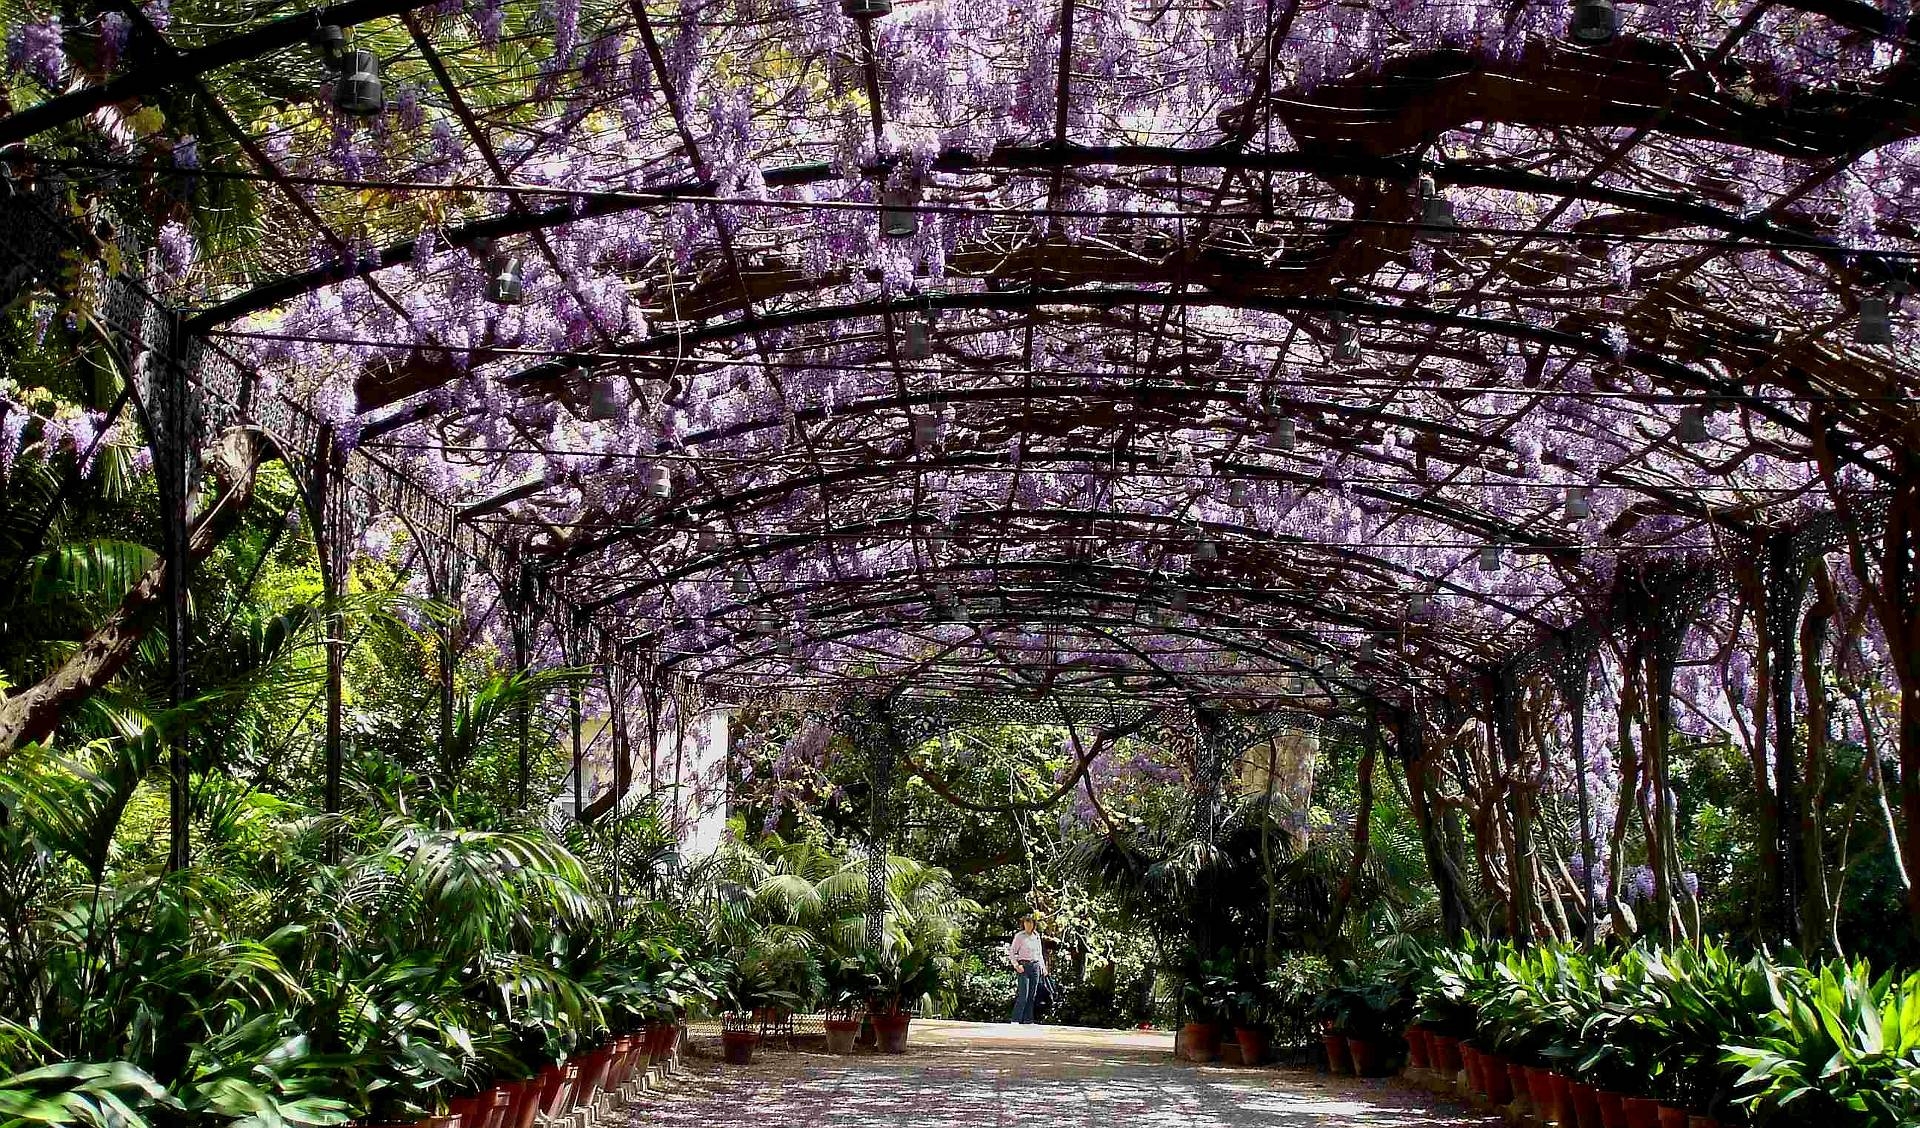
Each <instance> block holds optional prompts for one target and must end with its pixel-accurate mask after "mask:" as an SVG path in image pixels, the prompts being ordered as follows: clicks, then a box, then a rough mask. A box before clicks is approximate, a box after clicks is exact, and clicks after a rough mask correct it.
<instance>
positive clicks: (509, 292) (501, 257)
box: [487, 252, 526, 305]
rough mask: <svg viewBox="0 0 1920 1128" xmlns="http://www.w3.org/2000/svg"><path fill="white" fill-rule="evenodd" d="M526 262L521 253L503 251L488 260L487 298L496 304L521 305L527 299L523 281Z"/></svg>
mask: <svg viewBox="0 0 1920 1128" xmlns="http://www.w3.org/2000/svg"><path fill="white" fill-rule="evenodd" d="M525 268H526V267H525V263H524V262H523V261H522V260H521V258H520V256H519V255H516V254H508V253H506V252H501V253H499V254H496V255H494V256H493V257H492V258H490V259H488V261H487V274H488V276H489V277H488V279H487V300H488V301H490V302H492V303H494V304H495V305H519V304H520V303H521V302H523V301H525V300H526V287H525V285H524V283H523V281H522V275H523V274H524V273H525Z"/></svg>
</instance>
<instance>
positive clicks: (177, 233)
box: [159, 220, 200, 282]
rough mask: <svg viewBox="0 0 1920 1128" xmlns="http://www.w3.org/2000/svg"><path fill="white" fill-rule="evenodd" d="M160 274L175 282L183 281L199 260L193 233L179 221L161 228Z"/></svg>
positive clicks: (171, 222) (173, 221)
mask: <svg viewBox="0 0 1920 1128" xmlns="http://www.w3.org/2000/svg"><path fill="white" fill-rule="evenodd" d="M159 245H160V273H161V274H163V275H164V276H165V277H166V278H168V279H169V280H171V281H173V282H180V281H183V280H184V279H185V278H186V276H187V271H189V270H191V269H192V268H193V264H194V262H195V261H196V260H197V259H198V258H199V254H200V252H199V248H198V247H197V246H196V245H195V243H194V238H193V233H192V232H190V231H188V230H187V227H186V225H185V224H183V223H181V222H180V221H179V220H172V221H169V222H168V223H167V224H166V225H165V226H164V227H162V228H160V240H159Z"/></svg>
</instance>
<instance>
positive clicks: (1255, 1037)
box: [1180, 1022, 1267, 1065]
mask: <svg viewBox="0 0 1920 1128" xmlns="http://www.w3.org/2000/svg"><path fill="white" fill-rule="evenodd" d="M1228 1029H1229V1028H1228V1027H1223V1026H1219V1025H1217V1024H1215V1023H1211V1022H1189V1023H1187V1024H1186V1026H1184V1027H1182V1028H1181V1030H1180V1052H1181V1053H1182V1054H1183V1055H1184V1056H1185V1057H1186V1059H1187V1060H1188V1061H1214V1060H1216V1059H1219V1058H1221V1057H1222V1054H1221V1047H1222V1046H1223V1045H1224V1042H1223V1039H1224V1037H1225V1035H1226V1032H1227V1030H1228ZM1230 1029H1232V1031H1233V1041H1234V1044H1235V1046H1237V1047H1238V1049H1239V1051H1240V1060H1239V1061H1238V1062H1237V1063H1230V1064H1239V1065H1259V1064H1260V1063H1261V1062H1263V1061H1265V1060H1267V1032H1266V1031H1265V1030H1262V1029H1260V1028H1259V1027H1257V1026H1234V1027H1231V1028H1230Z"/></svg>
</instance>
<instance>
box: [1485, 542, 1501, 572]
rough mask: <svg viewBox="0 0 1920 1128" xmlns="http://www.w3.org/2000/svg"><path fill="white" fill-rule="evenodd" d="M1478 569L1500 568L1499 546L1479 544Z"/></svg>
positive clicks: (1491, 570)
mask: <svg viewBox="0 0 1920 1128" xmlns="http://www.w3.org/2000/svg"><path fill="white" fill-rule="evenodd" d="M1480 570H1481V571H1482V572H1498V571H1499V570H1500V546H1499V545H1496V544H1488V545H1481V546H1480Z"/></svg>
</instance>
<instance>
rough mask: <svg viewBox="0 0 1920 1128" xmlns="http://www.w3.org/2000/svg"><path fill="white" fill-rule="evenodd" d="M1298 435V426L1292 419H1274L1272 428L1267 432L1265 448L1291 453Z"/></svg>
mask: <svg viewBox="0 0 1920 1128" xmlns="http://www.w3.org/2000/svg"><path fill="white" fill-rule="evenodd" d="M1299 437H1300V428H1299V426H1298V425H1297V424H1295V423H1294V421H1293V420H1292V419H1290V418H1285V417H1282V418H1280V419H1276V420H1274V421H1273V430H1271V431H1269V432H1268V433H1267V449H1268V450H1277V451H1280V452H1282V453H1291V452H1292V450H1293V448H1294V445H1295V444H1296V443H1297V442H1298V441H1299Z"/></svg>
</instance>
